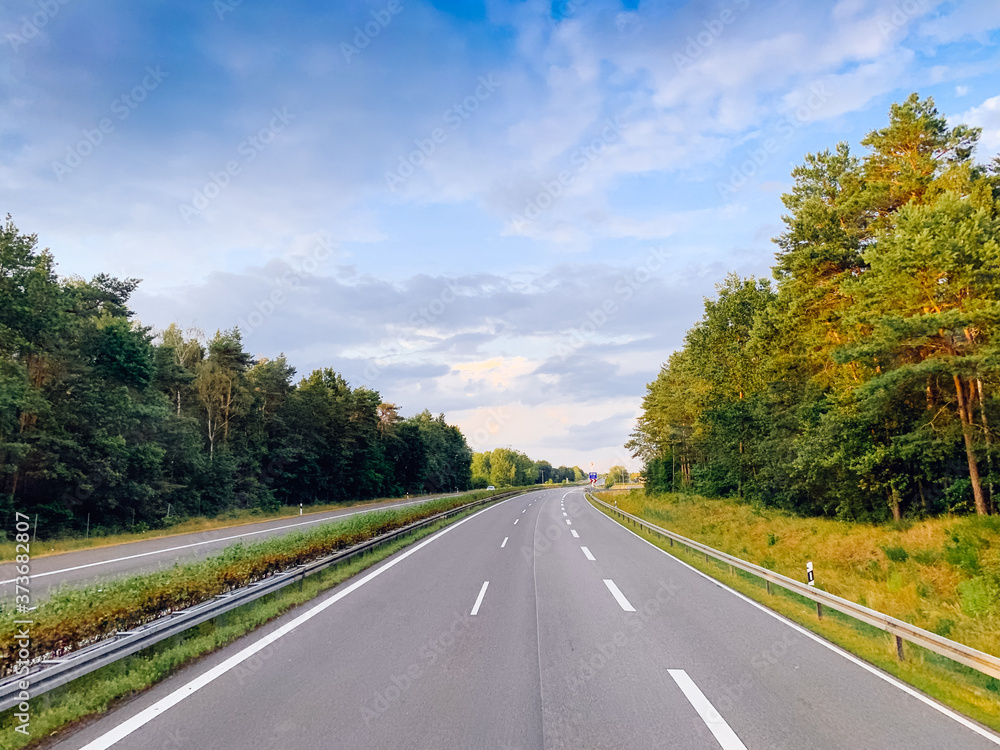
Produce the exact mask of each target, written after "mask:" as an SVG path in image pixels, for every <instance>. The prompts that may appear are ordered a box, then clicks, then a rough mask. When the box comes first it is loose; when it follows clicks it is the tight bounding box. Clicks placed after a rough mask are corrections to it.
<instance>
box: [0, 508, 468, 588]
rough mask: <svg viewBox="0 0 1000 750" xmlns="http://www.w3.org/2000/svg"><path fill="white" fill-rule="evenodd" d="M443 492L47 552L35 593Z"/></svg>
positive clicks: (34, 564) (7, 569)
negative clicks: (99, 545)
mask: <svg viewBox="0 0 1000 750" xmlns="http://www.w3.org/2000/svg"><path fill="white" fill-rule="evenodd" d="M455 494H457V493H455ZM438 497H448V495H434V496H430V497H421V498H416V499H413V500H392V501H389V502H384V503H378V504H377V505H365V506H356V507H353V508H344V509H342V510H332V511H325V512H322V513H307V514H304V515H302V516H290V517H288V518H279V519H272V520H269V521H260V522H256V523H248V524H241V525H239V526H229V527H227V528H222V529H211V530H209V531H198V532H194V533H191V534H176V535H173V536H165V537H158V538H156V539H144V540H142V541H138V542H127V543H125V544H116V545H113V546H109V547H98V548H95V549H84V550H77V551H75V552H66V553H63V554H59V555H50V556H47V557H33V558H32V561H31V579H32V586H31V592H32V596H33V597H36V598H37V597H39V596H44V595H45V593H46V592H48V591H49V590H50V589H53V588H55V587H58V586H62V585H71V586H82V585H86V584H88V583H94V582H97V581H105V580H109V579H111V578H116V577H120V576H124V575H134V574H136V573H148V572H152V571H156V570H162V569H164V568H169V567H171V566H172V565H174V564H175V563H178V562H191V561H194V560H202V559H204V558H206V557H209V556H211V555H212V554H215V553H217V552H219V551H221V550H223V549H225V548H226V547H228V546H230V545H232V544H237V543H239V542H255V541H259V540H263V539H269V538H271V537H275V536H281V535H283V534H289V533H292V532H295V531H299V530H307V529H309V528H311V527H313V526H316V525H317V524H320V523H324V522H326V521H331V520H334V519H338V518H347V517H348V516H354V515H358V514H359V513H370V512H371V511H373V510H382V509H384V508H393V507H400V506H409V505H416V504H419V503H423V502H428V501H429V500H433V499H435V498H438ZM43 547H44V543H39V544H38V545H37V546H36V547H35V548H36V549H42V548H43ZM14 565H15V564H14V563H13V562H4V563H0V601H2V600H5V599H7V598H8V597H11V596H13V594H14V576H15V572H14Z"/></svg>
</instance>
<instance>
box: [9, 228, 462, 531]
mask: <svg viewBox="0 0 1000 750" xmlns="http://www.w3.org/2000/svg"><path fill="white" fill-rule="evenodd" d="M54 268H55V262H54V260H53V258H52V256H51V254H50V253H49V252H48V251H39V250H38V249H37V240H36V237H35V236H34V235H26V234H22V233H20V232H19V231H18V230H17V228H16V227H15V226H14V224H13V223H12V221H11V219H10V217H9V216H8V217H7V221H6V224H5V225H4V226H3V228H2V230H0V515H2V516H3V517H9V514H10V513H11V512H12V511H13V510H14V509H16V510H18V511H20V512H22V513H30V514H32V515H34V514H36V513H37V514H38V531H39V534H41V535H53V534H57V533H63V532H67V531H73V530H76V531H82V530H83V529H84V528H85V525H86V524H88V517H89V527H90V529H91V531H92V532H93V531H94V530H95V528H97V529H103V530H105V531H115V530H122V529H140V530H141V529H143V528H146V527H152V526H157V525H162V524H163V523H164V519H165V518H166V517H167V515H168V513H169V514H170V515H171V516H172V517H177V516H181V517H183V516H185V515H195V514H198V515H213V514H217V513H219V512H223V511H226V510H230V509H234V508H251V509H252V508H260V509H266V510H270V509H275V508H277V507H278V506H280V505H281V504H292V505H297V504H298V503H300V502H301V503H305V504H306V505H308V504H311V503H316V502H333V501H341V500H344V501H348V500H356V499H364V498H372V497H392V496H401V495H403V494H404V493H427V492H438V491H441V492H446V491H454V490H466V489H468V488H469V487H470V485H471V480H472V477H471V473H470V466H471V459H472V451H471V450H470V449H469V447H468V445H467V444H466V441H465V438H464V436H463V435H462V433H461V432H460V431H459V430H458V428H456V427H453V426H451V425H448V424H446V423H445V421H444V417H443V415H442V416H439V417H433V416H432V415H431V414H430V413H429V412H426V411H425V412H423V413H422V414H418V415H417V416H415V417H412V418H409V419H402V418H400V416H399V414H398V413H397V408H396V406H395V405H393V404H387V403H383V402H382V399H381V398H380V397H379V394H378V393H377V392H375V391H372V390H368V389H366V388H351V386H350V385H349V384H348V383H347V382H346V381H345V380H344V378H343V377H342V376H340V375H339V374H337V373H336V372H334V371H333V370H331V369H323V370H317V371H315V372H313V373H311V374H310V375H309V376H308V377H306V378H303V379H302V380H300V381H299V382H298V383H293V378H294V376H295V370H294V369H293V368H292V367H290V366H289V365H288V363H287V362H286V361H285V359H284V357H278V358H276V359H260V360H255V359H254V358H253V357H252V356H251V355H250V354H249V353H248V352H246V351H245V349H244V346H243V342H242V340H241V337H240V332H239V330H237V329H233V330H230V331H225V332H218V333H216V334H215V336H214V337H212V338H211V339H210V340H207V341H206V340H203V338H202V337H200V336H197V335H195V336H192V335H189V334H185V333H184V332H182V331H181V330H180V329H178V328H177V326H175V325H171V326H170V327H169V328H167V329H166V330H165V331H164V332H163V333H162V334H161V335H159V336H154V335H153V334H152V332H151V330H150V329H149V328H146V327H143V326H141V325H138V324H137V323H136V322H134V321H133V320H132V319H131V318H132V312H131V311H130V310H129V309H128V300H129V296H130V295H131V294H132V292H133V291H134V290H135V288H136V286H137V284H138V281H137V280H136V279H125V280H120V279H115V278H112V277H110V276H108V275H106V274H101V275H99V276H96V277H95V278H93V279H92V280H91V281H83V280H82V279H77V278H70V279H60V278H58V277H57V276H56V274H55V271H54Z"/></svg>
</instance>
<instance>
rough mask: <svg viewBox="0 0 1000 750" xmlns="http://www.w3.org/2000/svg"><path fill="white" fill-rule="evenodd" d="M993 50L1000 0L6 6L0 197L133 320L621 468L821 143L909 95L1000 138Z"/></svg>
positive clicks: (58, 1)
mask: <svg viewBox="0 0 1000 750" xmlns="http://www.w3.org/2000/svg"><path fill="white" fill-rule="evenodd" d="M998 41H1000V3H997V2H996V1H995V0H959V1H957V2H955V1H950V2H942V1H940V0H841V2H823V1H822V0H773V1H770V2H767V1H765V0H710V1H707V2H706V1H697V2H687V3H684V2H646V0H642V1H641V2H640V1H639V0H572V1H571V2H563V1H558V2H550V1H548V0H545V1H544V2H543V1H540V0H537V1H536V0H523V1H510V0H486V1H485V2H484V1H481V0H438V1H437V2H432V1H430V0H371V1H370V2H363V1H361V0H342V1H340V2H336V3H319V2H304V1H299V2H295V1H286V2H283V3H281V4H280V5H279V4H274V3H259V2H251V1H249V0H246V1H241V0H214V2H213V0H198V1H197V2H190V1H188V0H171V1H170V2H155V1H150V2H142V3H125V2H117V3H115V2H107V1H101V0H92V1H90V2H84V0H10V1H8V2H5V3H4V5H3V9H2V10H0V146H2V147H0V198H2V210H3V211H4V212H10V213H11V214H12V215H13V217H14V220H15V222H16V223H17V224H18V226H19V227H20V228H21V229H22V230H23V231H29V232H35V233H37V234H38V236H39V241H40V243H41V244H42V245H43V246H48V247H50V248H51V249H52V251H53V253H54V254H55V257H56V260H57V261H58V262H59V272H60V273H62V274H64V275H72V274H77V275H81V276H84V277H90V276H92V275H93V274H95V273H98V272H101V271H107V272H111V273H114V274H116V275H120V276H134V277H139V278H141V279H143V282H142V285H141V287H140V290H139V291H138V292H137V294H136V297H135V298H134V304H133V307H134V308H135V310H136V311H137V313H138V316H139V318H140V319H141V320H142V322H143V323H144V324H146V325H152V326H155V327H157V328H163V327H165V326H166V325H167V324H168V323H170V322H171V321H176V322H177V323H179V324H181V325H182V326H184V327H195V328H200V329H202V330H204V331H207V332H209V333H211V332H213V331H214V330H216V329H218V328H230V327H232V326H234V325H239V326H240V328H241V329H242V330H243V332H244V335H245V339H246V342H247V346H248V348H249V349H250V350H251V351H252V352H253V353H255V354H258V355H265V356H275V355H276V354H278V353H279V352H284V353H285V355H286V356H287V357H288V359H289V360H290V362H291V363H292V364H293V365H294V366H295V367H296V368H297V369H298V371H299V373H300V374H306V373H308V372H309V371H310V370H312V369H314V368H317V367H324V366H328V367H333V368H335V369H337V370H339V371H341V372H343V373H344V374H345V375H346V377H347V378H348V379H349V380H350V381H351V382H352V383H353V384H354V385H366V386H368V387H371V388H375V389H377V390H378V391H380V392H381V394H382V395H383V397H384V398H385V399H386V400H389V401H393V402H396V403H398V404H399V405H400V406H401V407H402V412H403V413H404V414H412V413H414V412H416V411H420V410H421V409H424V408H429V409H430V410H431V411H433V412H435V413H437V412H444V413H445V414H446V415H447V417H448V419H449V421H451V422H453V423H455V424H458V425H459V426H461V427H462V429H463V430H464V431H465V433H466V435H467V437H468V438H469V440H470V443H472V444H473V447H474V448H476V449H477V450H483V449H490V448H493V447H496V446H502V445H511V446H513V447H516V448H519V449H521V450H524V451H525V452H527V453H528V454H529V455H531V456H532V457H534V458H545V459H547V460H549V461H552V462H553V463H556V464H561V463H569V464H578V465H580V466H581V467H583V468H584V469H585V470H586V468H587V467H588V465H589V463H590V462H591V461H593V462H595V463H596V464H597V467H598V468H600V469H604V468H607V466H609V465H610V464H611V463H619V462H621V461H622V459H623V458H624V457H625V454H624V450H623V448H622V445H623V443H624V442H625V440H626V439H627V436H628V433H629V432H630V430H631V428H632V424H633V422H634V419H635V417H636V415H637V414H638V410H639V404H640V400H641V397H642V395H643V393H644V386H645V383H647V382H648V381H649V380H651V379H652V378H654V377H655V375H656V372H657V370H658V368H659V366H660V363H661V362H663V361H664V360H665V359H666V357H667V356H668V354H669V353H670V351H671V350H673V349H674V348H675V347H677V346H678V345H679V344H680V342H681V340H682V337H683V335H684V332H685V330H686V329H687V328H689V327H690V326H691V325H692V324H693V323H694V322H695V321H696V320H697V319H698V318H699V317H700V313H701V305H702V298H703V297H704V296H706V295H710V294H712V292H713V289H714V285H715V284H716V283H718V282H719V281H721V279H722V278H723V276H724V275H725V274H726V273H727V272H728V271H736V272H738V273H740V274H744V275H748V274H758V275H766V274H768V273H769V271H768V268H769V266H770V264H771V261H772V260H773V252H774V247H773V245H772V243H771V242H770V238H771V237H772V236H774V235H775V234H776V233H777V232H778V231H779V228H780V217H781V203H780V196H781V193H782V192H783V191H784V190H786V189H787V188H788V187H789V184H790V181H789V171H790V169H791V168H792V166H793V165H794V164H796V163H799V162H800V161H801V160H802V157H803V155H804V154H805V153H807V152H811V151H817V150H821V149H824V148H828V147H832V146H833V145H834V144H836V143H837V142H838V141H843V140H846V141H848V142H850V143H851V144H852V145H853V146H855V147H856V148H857V143H858V141H859V140H860V139H861V138H862V137H863V136H864V134H865V133H866V132H868V131H869V130H871V129H873V128H877V127H882V126H883V125H884V124H885V122H886V116H887V115H886V113H887V112H888V108H889V106H890V104H891V103H892V102H894V101H899V100H902V99H904V98H905V97H906V96H907V95H908V94H909V93H910V92H912V91H917V92H919V93H920V94H921V95H922V96H927V95H932V96H933V97H934V98H935V100H936V102H937V104H938V107H939V109H940V110H941V111H942V112H944V113H945V114H947V115H948V117H949V119H951V120H953V121H954V122H956V123H957V122H960V121H962V122H966V123H969V124H974V125H979V126H982V127H983V128H984V135H983V138H982V141H981V147H980V151H979V153H978V155H977V158H979V159H980V160H981V161H987V160H988V159H989V158H990V157H991V156H992V155H994V154H996V153H997V152H1000V86H998V85H997V81H998V80H1000V75H998V73H1000V71H998V68H1000V56H998V54H997V43H998Z"/></svg>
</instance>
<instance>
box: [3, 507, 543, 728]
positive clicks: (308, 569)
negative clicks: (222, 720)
mask: <svg viewBox="0 0 1000 750" xmlns="http://www.w3.org/2000/svg"><path fill="white" fill-rule="evenodd" d="M539 489H542V487H539ZM532 490H534V488H530V489H527V490H516V491H514V492H501V493H498V494H496V495H492V496H490V497H487V498H482V499H480V500H474V501H473V502H471V503H466V504H465V505H460V506H458V507H456V508H452V509H450V510H446V511H442V512H441V513H436V514H435V515H433V516H430V517H428V518H425V519H423V520H421V521H416V522H414V523H411V524H409V525H408V526H403V527H401V528H398V529H396V530H394V531H390V532H388V533H386V534H382V535H381V536H377V537H374V538H372V539H369V540H368V541H365V542H361V543H360V544H356V545H355V546H353V547H350V548H349V549H346V550H341V551H340V552H337V553H334V554H332V555H328V556H326V557H322V558H319V559H318V560H313V561H312V562H309V563H305V564H303V565H299V566H296V567H294V568H290V569H289V570H286V571H283V572H281V573H275V574H274V575H272V576H268V577H267V578H264V579H262V580H260V581H256V582H254V583H251V584H249V585H247V586H244V587H243V588H241V589H237V590H235V591H228V592H226V593H224V594H219V595H218V596H216V597H214V598H213V599H209V600H207V601H204V602H200V603H199V604H195V605H193V606H191V607H188V608H187V609H183V610H178V611H176V612H172V613H170V614H168V615H165V616H164V617H161V618H159V619H157V620H155V621H153V622H151V623H148V624H146V625H143V626H141V627H138V628H136V629H135V630H131V631H128V632H124V633H116V634H115V635H113V636H111V637H110V638H106V639H104V640H101V641H99V642H97V643H95V644H92V645H90V646H86V647H84V648H81V649H80V650H79V651H73V652H71V653H70V654H68V655H66V656H65V657H63V658H59V659H51V660H46V661H43V662H40V663H39V664H38V665H36V666H35V667H33V668H32V671H31V672H29V673H28V674H27V675H10V676H7V677H4V678H3V679H2V680H0V711H6V710H8V709H10V708H13V707H14V706H16V705H18V703H19V702H20V701H19V698H18V693H19V692H20V688H19V687H18V682H19V681H20V680H24V679H27V680H28V681H29V682H30V684H31V689H30V693H31V697H32V698H36V697H37V696H39V695H43V694H44V693H47V692H49V691H50V690H54V689H55V688H58V687H62V686H63V685H66V684H67V683H70V682H72V681H73V680H75V679H77V678H79V677H83V676H84V675H86V674H89V673H90V672H93V671H95V670H98V669H100V668H101V667H105V666H107V665H108V664H111V663H112V662H115V661H118V660H119V659H123V658H125V657H126V656H131V655H132V654H135V653H138V652H139V651H142V650H143V649H146V648H149V647H150V646H153V645H155V644H157V643H159V642H160V641H164V640H166V639H167V638H171V637H172V636H175V635H177V634H179V633H182V632H183V631H185V630H188V629H189V628H192V627H194V626H195V625H200V624H201V623H203V622H207V621H208V620H212V619H214V618H216V617H218V616H219V615H221V614H224V613H226V612H229V611H230V610H233V609H236V608H237V607H242V606H243V605H244V604H249V603H250V602H252V601H254V600H256V599H259V598H261V597H262V596H267V595H268V594H272V593H274V592H275V591H278V590H280V589H282V588H284V587H285V586H287V585H289V584H291V583H295V582H296V581H301V580H302V579H304V578H305V577H306V576H309V575H312V574H313V573H316V572H318V571H320V570H323V569H324V568H328V567H330V566H331V565H336V564H337V563H341V562H344V561H345V560H349V559H351V558H352V557H356V556H358V555H361V554H364V553H365V552H368V551H369V550H372V549H374V548H375V547H378V546H379V545H381V544H384V543H386V542H390V541H392V540H393V539H397V538H399V537H401V536H405V535H406V534H409V533H410V532H412V531H415V530H417V529H420V528H423V527H424V526H430V525H431V524H434V523H437V522H438V521H441V520H443V519H445V518H448V517H450V516H454V515H458V514H459V513H464V512H465V511H467V510H470V509H472V508H475V507H478V506H480V505H487V504H489V503H493V502H496V501H498V500H506V499H509V498H511V497H515V496H516V495H522V494H524V493H525V492H531V491H532ZM335 521H336V519H331V523H332V522H335Z"/></svg>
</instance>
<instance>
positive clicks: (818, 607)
mask: <svg viewBox="0 0 1000 750" xmlns="http://www.w3.org/2000/svg"><path fill="white" fill-rule="evenodd" d="M816 617H818V618H819V619H820V620H822V619H823V603H822V602H816Z"/></svg>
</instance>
